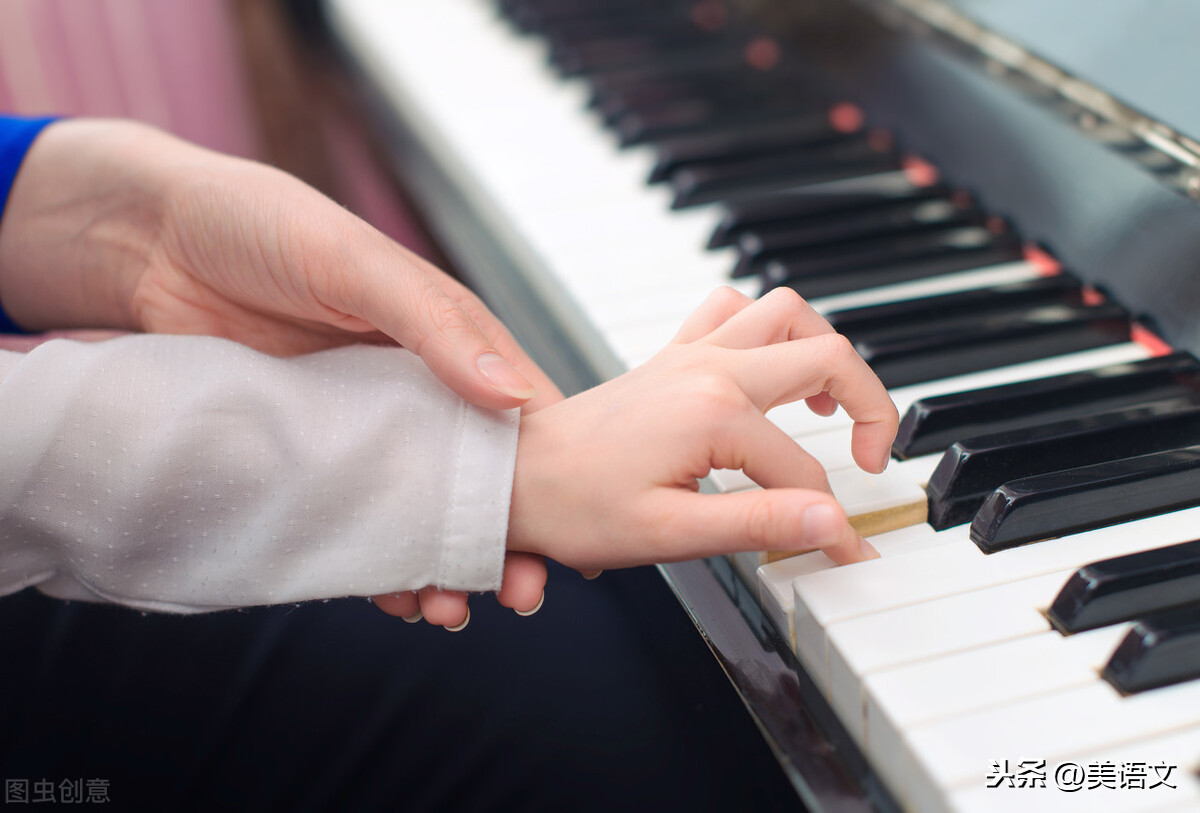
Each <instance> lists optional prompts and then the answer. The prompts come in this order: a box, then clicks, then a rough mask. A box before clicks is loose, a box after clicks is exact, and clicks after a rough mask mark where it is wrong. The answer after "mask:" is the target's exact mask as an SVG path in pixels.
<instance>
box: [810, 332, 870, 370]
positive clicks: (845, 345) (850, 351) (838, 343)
mask: <svg viewBox="0 0 1200 813" xmlns="http://www.w3.org/2000/svg"><path fill="white" fill-rule="evenodd" d="M809 343H810V345H809V349H810V351H811V353H812V355H813V359H814V360H815V361H816V362H817V363H819V364H821V365H823V366H825V367H840V366H842V365H844V364H846V363H847V362H850V361H853V360H856V359H858V358H859V355H858V351H857V350H855V349H854V345H853V344H851V343H850V340H849V339H847V338H846V337H845V336H843V335H842V334H841V333H822V334H821V335H819V336H814V337H812V338H811V339H810V340H809Z"/></svg>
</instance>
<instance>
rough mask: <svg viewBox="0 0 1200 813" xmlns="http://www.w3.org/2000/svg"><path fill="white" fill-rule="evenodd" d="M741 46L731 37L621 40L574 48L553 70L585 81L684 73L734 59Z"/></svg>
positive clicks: (739, 40) (738, 40)
mask: <svg viewBox="0 0 1200 813" xmlns="http://www.w3.org/2000/svg"><path fill="white" fill-rule="evenodd" d="M744 47H745V43H744V41H742V40H741V39H736V38H732V37H720V38H704V39H691V40H688V41H686V42H682V43H678V44H677V45H676V46H675V47H669V46H667V45H666V44H664V45H663V46H655V45H645V44H639V43H636V42H631V41H625V42H624V43H623V44H620V45H616V44H614V45H612V46H609V47H608V48H605V49H597V48H593V49H590V51H589V50H586V49H576V50H575V51H574V53H573V54H572V55H571V56H567V55H563V56H560V57H559V61H558V63H557V64H556V65H555V68H557V70H558V72H559V73H560V74H561V75H563V76H567V77H583V78H585V79H586V78H590V77H594V76H604V75H606V74H610V73H617V74H620V73H623V72H626V71H631V70H632V71H641V70H645V69H650V70H654V71H658V70H663V69H668V70H669V69H672V68H676V67H678V68H682V69H684V70H686V69H688V68H691V67H704V66H705V65H707V64H709V63H711V62H713V61H714V60H719V59H726V60H728V59H733V58H738V57H739V56H740V55H741V53H742V50H743V48H744Z"/></svg>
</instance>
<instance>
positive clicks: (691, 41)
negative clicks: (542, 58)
mask: <svg viewBox="0 0 1200 813" xmlns="http://www.w3.org/2000/svg"><path fill="white" fill-rule="evenodd" d="M681 22H682V21H681V20H679V19H678V18H677V15H674V14H671V15H669V16H666V17H657V18H656V17H646V18H643V19H642V20H640V21H639V23H638V27H637V28H636V29H634V30H610V31H608V32H606V33H603V34H594V35H592V36H584V35H581V34H580V33H579V31H578V29H576V30H574V31H569V32H566V33H564V34H557V33H555V34H553V35H551V36H549V37H547V41H548V44H549V46H550V47H549V59H550V64H552V65H554V66H555V67H556V68H558V70H559V71H560V72H561V73H564V74H568V75H569V74H572V73H574V72H578V70H579V69H580V68H581V67H583V66H587V65H590V64H594V63H600V64H605V63H614V62H619V61H621V60H628V59H629V58H631V57H637V58H639V59H640V58H643V55H644V54H646V53H655V52H663V51H670V50H674V49H677V48H687V47H690V46H694V45H697V44H701V43H706V42H712V41H714V40H715V38H714V35H712V34H710V33H708V32H704V31H701V30H699V29H694V28H690V27H684V26H683V25H681Z"/></svg>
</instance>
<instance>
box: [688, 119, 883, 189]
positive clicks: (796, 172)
mask: <svg viewBox="0 0 1200 813" xmlns="http://www.w3.org/2000/svg"><path fill="white" fill-rule="evenodd" d="M764 115H767V114H764ZM790 115H792V114H789V116H790ZM898 169H900V158H899V156H897V155H894V154H892V153H886V152H884V153H881V152H877V151H876V150H875V149H874V148H873V147H872V146H871V144H870V143H869V140H868V139H867V138H865V137H860V136H850V137H847V138H845V139H840V140H838V141H834V142H831V143H829V144H821V145H815V146H808V147H804V146H802V147H800V148H797V149H792V150H787V151H780V152H774V153H765V154H762V155H756V156H751V157H747V158H741V159H738V160H734V161H711V162H706V163H698V164H692V165H690V166H686V167H683V168H682V169H680V170H678V171H676V172H675V173H673V174H672V175H671V179H670V184H671V188H672V190H673V191H674V193H675V198H674V200H673V201H672V202H671V207H672V208H673V209H683V208H687V207H689V206H697V205H700V204H704V203H713V202H715V201H719V200H728V199H730V198H736V197H745V196H748V195H752V194H760V193H762V192H765V191H770V190H773V189H784V188H787V187H790V186H799V185H803V184H818V183H825V182H829V181H834V180H839V179H845V178H855V177H859V176H862V175H871V174H875V173H880V172H890V171H896V170H898Z"/></svg>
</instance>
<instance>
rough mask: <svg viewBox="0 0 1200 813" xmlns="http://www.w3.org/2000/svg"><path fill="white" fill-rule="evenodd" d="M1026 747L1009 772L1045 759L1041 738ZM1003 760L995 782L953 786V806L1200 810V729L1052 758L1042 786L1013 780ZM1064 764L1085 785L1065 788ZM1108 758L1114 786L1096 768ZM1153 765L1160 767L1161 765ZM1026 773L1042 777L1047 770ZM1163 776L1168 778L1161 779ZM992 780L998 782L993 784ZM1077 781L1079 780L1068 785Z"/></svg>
mask: <svg viewBox="0 0 1200 813" xmlns="http://www.w3.org/2000/svg"><path fill="white" fill-rule="evenodd" d="M1027 750H1028V753H1027V754H1023V755H1022V756H1019V757H1015V758H1010V759H1009V760H1008V774H1015V773H1019V770H1018V766H1019V763H1020V762H1021V761H1022V760H1025V759H1029V760H1033V761H1034V762H1037V761H1040V760H1041V759H1042V757H1041V756H1038V755H1037V745H1036V743H1031V744H1030V746H1029V748H1028V749H1027ZM998 761H999V763H1000V765H999V766H998V767H999V769H1000V770H999V771H997V772H996V773H995V775H994V776H993V777H992V778H991V780H990V781H985V783H984V784H983V785H981V786H968V787H964V788H961V789H957V790H955V791H952V792H951V793H950V795H949V797H948V806H949V807H950V808H951V809H952V810H955V811H959V813H1002V812H1003V813H1007V811H1011V810H1013V809H1015V808H1018V807H1019V808H1020V809H1021V811H1022V813H1041V811H1045V813H1074V811H1080V813H1159V811H1171V810H1200V778H1197V776H1196V773H1195V770H1196V767H1197V762H1198V761H1200V728H1196V729H1189V730H1185V731H1181V732H1175V733H1171V734H1165V735H1161V736H1155V737H1150V738H1147V739H1141V740H1138V741H1136V742H1126V743H1121V744H1119V745H1115V746H1108V747H1104V748H1101V749H1098V750H1095V749H1089V751H1088V752H1087V753H1080V754H1071V755H1069V756H1066V757H1063V758H1061V759H1059V760H1056V761H1054V762H1051V761H1049V760H1047V761H1046V765H1045V768H1044V783H1043V784H1042V785H1041V786H1040V787H1037V786H1032V787H1031V786H1029V785H1026V786H1024V787H1022V786H1020V784H1019V783H1018V781H1017V779H1016V777H1014V779H1013V780H1012V782H1011V784H1010V783H1009V782H1008V781H1006V779H1005V776H1006V773H1005V768H1004V759H1003V758H1000V759H999V760H998ZM1065 763H1073V764H1074V765H1078V766H1080V768H1082V770H1083V780H1084V784H1083V786H1082V787H1081V788H1079V789H1078V790H1074V791H1065V790H1061V789H1060V788H1059V785H1058V783H1056V781H1055V771H1056V770H1057V769H1058V767H1059V766H1060V765H1063V764H1065ZM1105 763H1111V764H1112V766H1113V768H1112V773H1111V775H1110V776H1111V785H1110V784H1107V783H1108V779H1105V778H1102V776H1101V774H1100V771H1099V770H1097V769H1098V768H1099V766H1101V765H1104V764H1105ZM1152 766H1159V770H1157V771H1156V770H1155V769H1154V767H1152ZM989 770H991V768H990V767H989ZM1089 772H1090V777H1089ZM1164 774H1165V776H1164ZM1026 776H1027V777H1030V778H1036V777H1040V776H1043V769H1040V768H1039V769H1037V770H1036V771H1035V772H1034V774H1033V775H1032V776H1031V775H1029V774H1026ZM1164 779H1165V783H1163V784H1159V783H1160V781H1162V780H1164ZM992 784H996V785H997V787H988V785H992ZM1155 785H1157V787H1154V786H1155ZM1073 786H1074V783H1071V784H1069V785H1068V787H1073Z"/></svg>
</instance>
